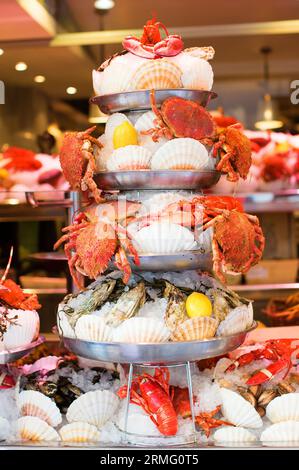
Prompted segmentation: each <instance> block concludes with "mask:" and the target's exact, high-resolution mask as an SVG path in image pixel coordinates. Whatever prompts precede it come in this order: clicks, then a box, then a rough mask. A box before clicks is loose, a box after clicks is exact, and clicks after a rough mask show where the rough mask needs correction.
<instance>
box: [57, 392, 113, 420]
mask: <svg viewBox="0 0 299 470" xmlns="http://www.w3.org/2000/svg"><path fill="white" fill-rule="evenodd" d="M118 405H119V399H118V397H117V396H116V395H115V394H114V393H112V392H109V391H108V390H96V391H92V392H87V393H85V394H84V395H81V396H80V397H79V398H77V399H76V400H74V401H73V403H71V405H70V406H69V408H68V410H67V414H66V419H67V420H68V422H69V423H72V422H77V421H83V422H85V423H89V424H93V425H94V426H96V427H101V426H103V425H104V424H105V423H106V422H107V421H108V420H109V419H110V418H111V417H112V416H113V415H114V413H115V411H116V409H117V407H118Z"/></svg>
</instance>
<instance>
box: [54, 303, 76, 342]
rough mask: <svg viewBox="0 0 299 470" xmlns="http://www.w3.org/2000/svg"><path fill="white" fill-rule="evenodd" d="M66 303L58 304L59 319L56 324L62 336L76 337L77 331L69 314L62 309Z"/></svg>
mask: <svg viewBox="0 0 299 470" xmlns="http://www.w3.org/2000/svg"><path fill="white" fill-rule="evenodd" d="M64 305H65V304H63V303H61V304H59V305H58V312H57V319H56V324H57V328H58V332H59V334H60V335H61V336H66V337H67V338H76V335H75V331H74V330H73V328H72V327H71V325H70V323H69V320H68V316H67V315H66V313H65V312H64V311H63V310H62V308H63V306H64Z"/></svg>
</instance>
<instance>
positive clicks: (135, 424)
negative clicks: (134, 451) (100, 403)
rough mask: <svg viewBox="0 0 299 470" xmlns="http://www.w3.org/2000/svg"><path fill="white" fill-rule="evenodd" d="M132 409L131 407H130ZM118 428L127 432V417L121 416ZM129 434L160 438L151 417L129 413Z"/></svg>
mask: <svg viewBox="0 0 299 470" xmlns="http://www.w3.org/2000/svg"><path fill="white" fill-rule="evenodd" d="M130 408H131V405H130ZM118 426H119V428H120V429H121V430H123V431H124V430H125V417H124V416H121V418H119V420H118ZM127 432H128V433H131V434H134V435H136V434H137V435H140V436H142V435H143V436H157V437H158V436H160V437H161V434H160V433H159V431H158V429H157V426H156V425H155V424H154V423H153V422H152V420H151V419H150V417H149V416H147V415H143V414H140V413H129V416H128V422H127ZM134 440H135V436H134Z"/></svg>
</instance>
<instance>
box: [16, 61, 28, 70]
mask: <svg viewBox="0 0 299 470" xmlns="http://www.w3.org/2000/svg"><path fill="white" fill-rule="evenodd" d="M27 68H28V66H27V64H25V62H18V63H17V64H16V65H15V69H16V70H17V71H18V72H24V70H27Z"/></svg>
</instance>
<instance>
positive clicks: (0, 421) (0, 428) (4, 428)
mask: <svg viewBox="0 0 299 470" xmlns="http://www.w3.org/2000/svg"><path fill="white" fill-rule="evenodd" d="M9 433H10V424H9V421H8V420H7V419H6V418H2V416H0V441H4V440H5V439H7V438H8V436H9Z"/></svg>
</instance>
